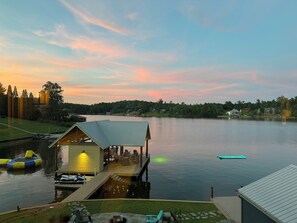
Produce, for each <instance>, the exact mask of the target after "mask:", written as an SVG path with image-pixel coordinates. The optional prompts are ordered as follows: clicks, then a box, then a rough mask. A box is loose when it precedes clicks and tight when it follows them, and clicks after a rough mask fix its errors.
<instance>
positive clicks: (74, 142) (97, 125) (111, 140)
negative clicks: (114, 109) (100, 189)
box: [49, 120, 151, 177]
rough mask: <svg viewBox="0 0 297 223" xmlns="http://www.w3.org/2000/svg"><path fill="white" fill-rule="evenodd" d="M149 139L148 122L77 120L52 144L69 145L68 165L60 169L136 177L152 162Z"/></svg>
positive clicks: (65, 171)
mask: <svg viewBox="0 0 297 223" xmlns="http://www.w3.org/2000/svg"><path fill="white" fill-rule="evenodd" d="M149 139H151V136H150V130H149V124H148V122H143V121H110V120H104V121H92V122H79V123H76V124H74V125H73V126H72V127H71V128H69V129H68V130H67V131H66V132H65V133H64V134H62V135H61V136H60V137H59V138H58V139H57V140H56V141H54V142H53V143H52V144H51V145H50V146H49V147H50V148H59V147H61V146H67V147H68V158H69V161H68V165H65V166H62V167H61V168H60V169H58V170H57V171H56V172H57V173H80V174H87V175H94V173H95V174H99V173H101V172H110V174H118V175H122V176H136V177H137V176H138V174H139V173H140V172H141V171H142V170H143V167H144V166H145V165H147V163H148V162H149V153H148V140H149ZM131 150H133V153H132V151H131Z"/></svg>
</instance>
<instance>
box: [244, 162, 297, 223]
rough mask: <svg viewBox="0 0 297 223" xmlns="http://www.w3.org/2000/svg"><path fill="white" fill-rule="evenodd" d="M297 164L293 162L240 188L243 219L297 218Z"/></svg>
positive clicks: (282, 221)
mask: <svg viewBox="0 0 297 223" xmlns="http://www.w3.org/2000/svg"><path fill="white" fill-rule="evenodd" d="M296 191H297V166H295V165H290V166H288V167H286V168H283V169H281V170H279V171H277V172H275V173H272V174H270V175H268V176H266V177H264V178H262V179H260V180H257V181H255V182H253V183H251V184H249V185H247V186H245V187H242V188H240V189H239V190H238V196H239V197H240V198H241V210H242V211H241V216H242V221H241V222H242V223H251V222H261V223H275V222H277V223H296V222H297V193H296Z"/></svg>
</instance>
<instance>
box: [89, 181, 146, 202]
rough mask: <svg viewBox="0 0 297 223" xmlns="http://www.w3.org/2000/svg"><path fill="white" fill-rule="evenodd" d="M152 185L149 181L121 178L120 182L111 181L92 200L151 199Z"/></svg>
mask: <svg viewBox="0 0 297 223" xmlns="http://www.w3.org/2000/svg"><path fill="white" fill-rule="evenodd" d="M150 190H151V184H150V182H148V181H142V179H139V180H133V179H130V178H123V177H121V179H120V180H115V179H109V180H108V181H107V182H106V183H105V184H104V185H103V186H102V187H101V188H100V189H99V190H98V191H97V192H96V193H94V194H93V195H92V196H91V197H90V199H109V198H142V199H149V198H150Z"/></svg>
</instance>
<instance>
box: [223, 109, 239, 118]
mask: <svg viewBox="0 0 297 223" xmlns="http://www.w3.org/2000/svg"><path fill="white" fill-rule="evenodd" d="M226 114H227V115H228V116H229V117H239V116H240V111H238V110H237V109H235V108H234V109H232V110H231V111H228V112H226Z"/></svg>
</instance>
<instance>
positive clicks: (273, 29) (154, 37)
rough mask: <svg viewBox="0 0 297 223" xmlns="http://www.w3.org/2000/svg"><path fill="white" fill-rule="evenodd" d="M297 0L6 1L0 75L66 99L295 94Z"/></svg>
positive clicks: (0, 8)
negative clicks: (48, 88)
mask: <svg viewBox="0 0 297 223" xmlns="http://www.w3.org/2000/svg"><path fill="white" fill-rule="evenodd" d="M296 11H297V1H289V0H288V1H283V0H279V1H275V0H254V1H253V0H250V1H235V0H226V1H224V0H222V1H212V0H205V1H201V0H182V1H181V0H179V1H176V0H166V1H165V0H155V1H152V0H141V1H140V0H129V1H123V0H122V1H119V0H117V1H113V0H105V1H101V0H81V1H78V0H71V1H70V0H60V1H56V0H51V1H40V0H23V1H19V0H3V1H1V2H0V82H1V83H2V84H3V85H4V86H5V87H6V88H7V86H8V85H9V84H10V85H12V86H17V88H18V91H19V94H20V92H21V91H22V89H24V88H26V89H27V90H28V91H29V92H31V91H32V93H33V94H34V95H36V94H37V93H38V91H39V90H41V87H42V85H43V84H44V83H46V81H52V82H57V83H58V84H60V85H61V86H62V88H63V89H64V93H63V95H64V100H65V102H73V103H83V104H93V103H99V102H112V101H119V100H134V99H137V100H146V101H158V100H159V99H163V100H164V101H167V102H169V101H172V102H176V103H178V102H185V103H187V104H195V103H205V102H222V103H223V102H225V101H229V100H230V101H232V102H236V101H238V100H241V101H251V102H255V101H256V99H261V100H272V99H276V98H277V97H279V96H281V95H284V96H286V97H289V98H291V97H295V96H297V90H296V89H297V13H296Z"/></svg>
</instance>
